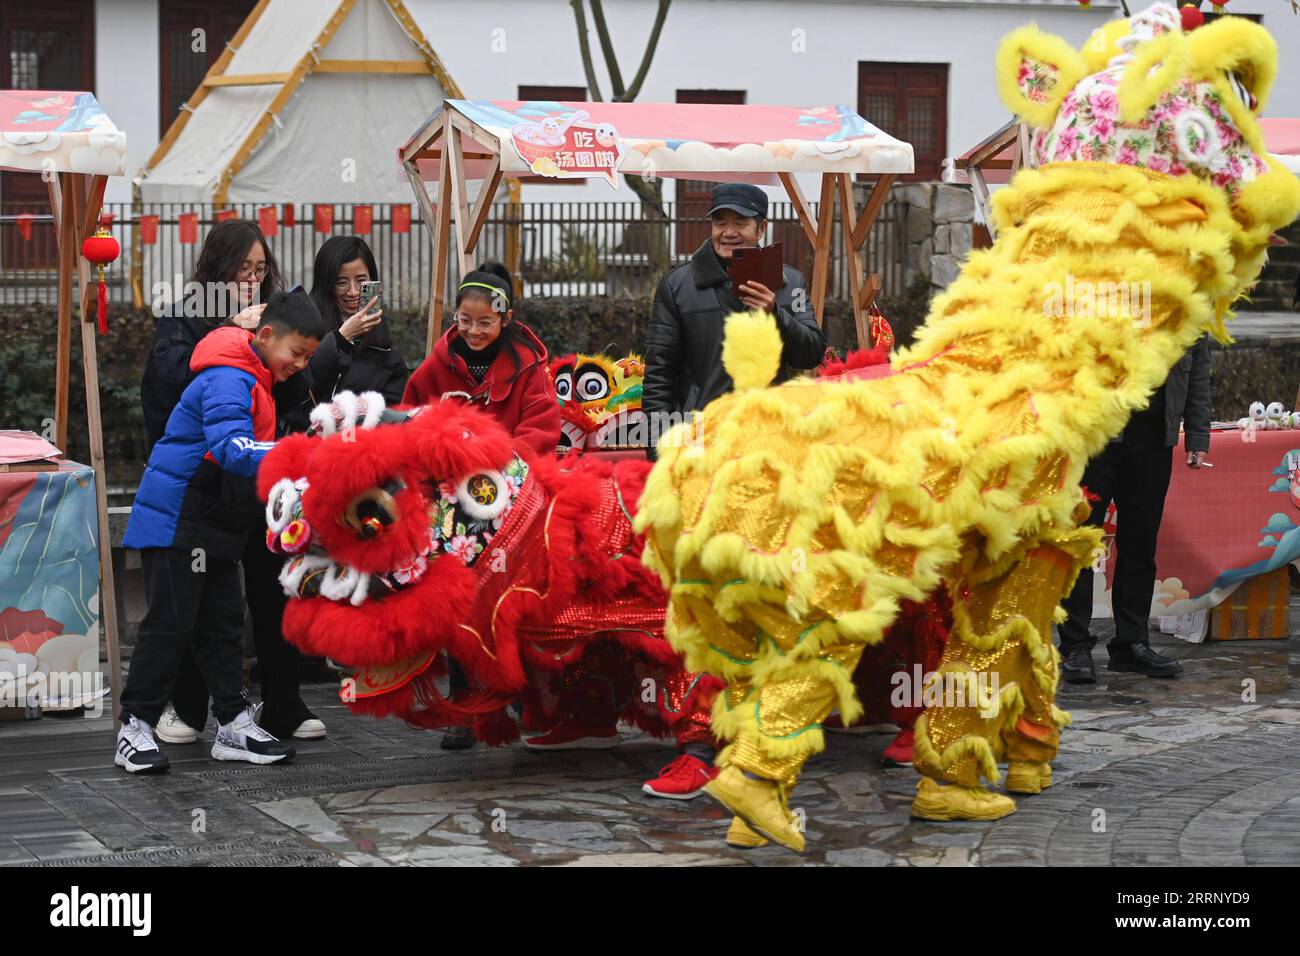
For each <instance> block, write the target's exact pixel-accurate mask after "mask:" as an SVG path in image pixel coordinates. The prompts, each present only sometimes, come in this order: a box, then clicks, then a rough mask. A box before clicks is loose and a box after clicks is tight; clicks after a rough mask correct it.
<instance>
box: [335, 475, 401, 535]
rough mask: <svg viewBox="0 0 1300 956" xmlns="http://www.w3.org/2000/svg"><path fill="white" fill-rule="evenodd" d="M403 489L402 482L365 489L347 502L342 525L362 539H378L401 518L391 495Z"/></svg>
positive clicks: (395, 481) (396, 481)
mask: <svg viewBox="0 0 1300 956" xmlns="http://www.w3.org/2000/svg"><path fill="white" fill-rule="evenodd" d="M404 487H406V485H405V484H404V483H403V482H402V481H400V480H394V481H390V482H388V483H386V484H385V485H384V486H383V487H382V488H367V489H366V490H365V491H363V492H361V494H359V495H357V496H356V497H355V498H353V499H352V500H351V501H350V502H348V506H347V509H346V510H345V511H344V514H343V523H344V524H346V525H347V526H348V527H350V528H351V529H352V530H353V531H355V532H356V533H357V534H358V535H360V536H361V537H363V538H375V537H378V536H379V535H381V534H383V533H384V531H385V530H386V529H387V528H389V527H390V526H392V525H394V524H396V523H397V521H398V519H399V518H400V517H401V516H402V513H401V509H400V508H398V506H397V502H396V501H395V500H394V499H393V495H395V494H397V493H398V492H399V491H401V490H402V489H403V488H404Z"/></svg>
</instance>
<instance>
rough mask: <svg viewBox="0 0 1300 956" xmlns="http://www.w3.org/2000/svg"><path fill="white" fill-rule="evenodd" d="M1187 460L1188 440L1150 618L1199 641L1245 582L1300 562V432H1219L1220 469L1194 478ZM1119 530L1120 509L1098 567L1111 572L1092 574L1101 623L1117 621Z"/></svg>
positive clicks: (1214, 451)
mask: <svg viewBox="0 0 1300 956" xmlns="http://www.w3.org/2000/svg"><path fill="white" fill-rule="evenodd" d="M1186 460H1187V454H1186V452H1185V451H1184V450H1183V446H1182V443H1181V442H1180V443H1179V446H1178V447H1177V448H1176V449H1174V467H1173V477H1172V478H1171V480H1170V483H1169V494H1168V496H1167V497H1166V499H1165V511H1164V520H1163V521H1162V523H1161V525H1160V537H1159V540H1158V543H1157V545H1156V587H1155V593H1154V594H1153V595H1152V598H1151V617H1152V618H1155V619H1159V618H1165V619H1167V620H1166V621H1165V624H1166V625H1167V629H1172V628H1176V630H1174V632H1175V633H1178V634H1179V636H1182V637H1187V638H1188V639H1190V640H1195V641H1199V640H1201V639H1202V638H1203V637H1204V634H1205V624H1206V620H1207V616H1208V615H1207V613H1205V612H1208V611H1209V610H1211V609H1213V608H1215V607H1217V606H1218V605H1219V604H1221V603H1223V602H1224V601H1225V600H1227V598H1228V597H1229V596H1230V595H1231V594H1232V593H1233V592H1234V591H1235V590H1237V588H1239V587H1240V586H1241V585H1242V583H1243V582H1245V581H1246V580H1248V579H1250V578H1252V577H1257V576H1259V575H1263V574H1266V573H1268V572H1269V571H1273V570H1276V569H1278V568H1284V567H1285V566H1286V565H1287V564H1291V563H1295V562H1297V561H1298V560H1300V526H1298V525H1297V522H1298V521H1300V431H1292V430H1289V429H1278V430H1276V431H1255V432H1241V431H1235V430H1234V431H1216V432H1214V434H1213V436H1212V437H1211V439H1210V457H1209V461H1210V462H1211V463H1212V464H1213V465H1214V467H1213V468H1210V469H1199V470H1193V469H1191V468H1188V467H1187V465H1186V464H1185V462H1186ZM1120 517H1121V518H1122V516H1120ZM1115 522H1116V519H1115V514H1114V511H1113V509H1112V511H1111V513H1110V515H1108V518H1107V522H1106V525H1105V528H1106V531H1107V540H1106V544H1107V548H1108V550H1107V556H1106V558H1105V559H1104V560H1103V561H1102V562H1100V564H1099V566H1100V567H1103V568H1104V570H1105V571H1106V574H1105V575H1104V576H1103V575H1101V574H1097V575H1094V592H1093V593H1094V602H1093V603H1094V608H1093V615H1094V616H1095V617H1110V616H1111V608H1110V589H1111V587H1112V585H1113V583H1114V581H1113V575H1114V570H1115V562H1114V538H1113V532H1114V527H1115ZM1169 619H1175V620H1169Z"/></svg>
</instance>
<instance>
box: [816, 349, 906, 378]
mask: <svg viewBox="0 0 1300 956" xmlns="http://www.w3.org/2000/svg"><path fill="white" fill-rule="evenodd" d="M888 361H889V349H888V348H887V347H885V346H883V345H878V346H876V347H875V348H874V349H854V350H853V351H852V352H849V353H848V354H847V355H845V356H844V358H843V359H834V360H832V361H830V362H825V363H823V364H822V365H821V366H819V367H818V369H817V377H818V378H833V377H834V376H836V375H844V374H846V373H848V372H852V371H856V370H857V369H860V368H869V367H871V366H872V365H884V364H886V363H887V362H888Z"/></svg>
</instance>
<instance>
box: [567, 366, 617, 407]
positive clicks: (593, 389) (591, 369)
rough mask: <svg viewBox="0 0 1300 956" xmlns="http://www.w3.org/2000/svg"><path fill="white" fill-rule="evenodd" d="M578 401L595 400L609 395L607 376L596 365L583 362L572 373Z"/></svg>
mask: <svg viewBox="0 0 1300 956" xmlns="http://www.w3.org/2000/svg"><path fill="white" fill-rule="evenodd" d="M573 379H574V391H576V392H577V393H578V394H577V397H578V401H580V402H595V401H599V400H600V399H602V398H607V397H608V396H609V377H608V376H607V375H606V374H605V370H604V369H602V368H601V367H600V366H598V365H591V364H588V363H584V364H583V365H580V366H578V368H577V369H576V370H575V371H574V373H573Z"/></svg>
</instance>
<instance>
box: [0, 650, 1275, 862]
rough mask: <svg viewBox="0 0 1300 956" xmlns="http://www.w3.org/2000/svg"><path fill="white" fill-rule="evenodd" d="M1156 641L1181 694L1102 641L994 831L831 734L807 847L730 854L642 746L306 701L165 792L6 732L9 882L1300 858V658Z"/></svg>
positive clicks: (104, 733)
mask: <svg viewBox="0 0 1300 956" xmlns="http://www.w3.org/2000/svg"><path fill="white" fill-rule="evenodd" d="M1104 637H1105V635H1104V634H1103V643H1104ZM1153 640H1154V642H1155V643H1156V644H1157V645H1158V646H1159V648H1160V649H1161V650H1162V651H1163V652H1165V653H1168V654H1170V655H1172V656H1176V657H1178V658H1179V659H1181V660H1182V661H1183V663H1184V666H1185V668H1186V672H1185V673H1184V675H1183V676H1182V677H1181V678H1179V679H1178V680H1169V681H1156V680H1147V679H1144V678H1141V677H1138V676H1136V675H1131V674H1114V673H1111V672H1109V671H1106V670H1105V669H1104V663H1105V660H1106V653H1105V650H1104V649H1103V647H1101V646H1099V649H1098V651H1097V652H1096V659H1097V663H1098V676H1099V682H1098V683H1097V684H1096V685H1092V686H1088V687H1072V686H1068V685H1066V686H1063V687H1062V690H1061V694H1060V701H1059V702H1060V704H1061V706H1062V707H1063V708H1064V709H1066V710H1069V711H1071V712H1072V713H1073V715H1074V724H1073V726H1072V727H1070V728H1068V729H1067V730H1066V731H1065V733H1064V735H1063V739H1062V748H1061V753H1060V756H1059V758H1058V760H1057V761H1056V764H1055V781H1056V782H1055V785H1054V786H1053V787H1052V788H1051V789H1049V790H1047V791H1045V792H1044V793H1042V794H1039V795H1036V796H1026V797H1021V798H1019V799H1018V806H1019V809H1018V810H1017V812H1016V813H1015V814H1013V815H1011V816H1009V817H1007V818H1005V819H1003V820H1000V821H996V822H992V823H948V824H940V823H930V822H924V821H916V820H912V819H910V817H909V814H908V805H909V804H910V802H911V799H912V795H913V791H914V788H915V783H916V779H917V778H916V774H915V773H914V772H913V771H912V770H911V769H910V768H895V769H888V770H886V769H883V768H881V767H880V765H879V756H880V752H881V751H882V750H883V748H884V747H885V745H886V744H887V743H888V742H889V740H890V738H891V735H890V734H889V733H867V734H835V735H830V736H829V744H828V749H827V751H826V753H824V754H822V755H821V756H819V757H818V758H816V759H815V760H813V761H812V762H810V764H809V766H808V770H807V773H806V775H805V778H804V781H803V782H801V785H800V787H799V788H798V790H797V791H796V792H795V794H794V797H793V799H792V806H793V807H794V809H795V810H796V811H797V812H799V813H801V814H802V815H803V816H804V817H805V819H806V826H807V835H808V839H809V851H808V852H807V853H805V854H804V855H802V856H798V855H795V854H792V853H789V852H787V851H785V850H783V849H781V848H779V847H773V846H768V847H764V848H761V849H757V850H748V851H739V850H733V849H730V848H728V847H726V846H725V845H724V844H723V841H722V836H723V834H724V833H725V831H726V827H727V824H728V822H729V818H728V816H727V814H725V813H724V812H723V811H722V809H721V808H720V807H718V806H716V805H714V804H712V803H711V802H710V801H708V799H707V798H701V799H699V800H695V801H689V802H682V801H666V800H658V799H655V798H652V797H649V796H647V795H646V794H644V793H642V792H641V783H642V781H643V780H645V779H647V778H648V777H651V776H653V775H654V774H655V772H656V771H657V770H658V768H659V767H660V766H662V765H663V764H664V763H666V762H667V761H668V760H669V759H671V757H672V753H673V751H672V750H671V748H667V747H665V746H663V745H662V744H660V743H658V742H655V741H651V740H650V739H648V738H646V737H644V736H643V735H640V734H638V733H636V732H630V731H629V732H627V733H625V741H624V743H623V744H622V745H621V746H620V747H619V748H617V749H615V750H612V751H604V752H570V753H561V754H536V753H533V752H530V751H527V750H526V749H525V748H523V747H522V746H519V745H515V746H512V747H507V748H498V749H493V750H487V749H485V748H482V747H477V748H475V749H473V750H471V751H468V752H463V753H453V752H445V751H442V750H441V749H440V747H439V742H440V736H439V735H438V734H437V733H434V732H429V731H421V730H416V729H413V728H409V727H406V726H405V725H402V724H399V723H395V722H391V721H372V720H364V719H360V718H355V717H352V716H351V715H349V714H347V713H346V712H345V711H344V709H343V708H342V707H341V706H340V705H339V704H338V703H337V702H336V700H335V699H334V697H333V689H332V688H331V687H329V686H326V685H312V686H308V687H307V688H305V696H306V697H307V699H308V703H309V705H310V706H311V707H312V709H313V710H315V711H316V713H317V714H318V715H320V716H321V718H322V719H324V720H325V721H326V723H327V725H328V726H329V730H330V737H329V739H327V740H323V741H309V742H301V745H300V746H299V755H298V757H297V759H296V760H295V761H294V763H293V764H291V765H288V766H276V767H252V766H245V765H239V764H222V763H217V762H215V761H212V760H211V759H210V758H209V756H208V748H209V747H210V745H211V744H210V735H211V731H212V726H211V724H209V726H208V728H207V731H206V732H207V740H206V742H200V743H197V744H192V745H187V746H180V747H175V746H173V747H168V748H167V752H168V755H169V757H170V758H171V759H172V762H173V768H174V769H173V771H172V772H171V773H170V774H167V775H164V776H161V777H156V778H133V777H128V776H127V775H126V774H125V773H123V772H121V771H120V770H118V769H117V768H115V767H113V766H112V762H111V761H112V726H111V722H110V721H109V719H108V718H107V717H100V718H98V719H94V720H91V719H78V718H67V717H63V718H57V723H54V722H53V720H54V719H51V718H45V719H43V720H41V721H35V722H31V723H27V724H0V767H3V769H4V777H3V781H2V782H0V866H48V865H67V864H69V863H75V864H77V865H94V866H113V865H120V866H150V865H160V864H170V865H216V866H241V865H277V866H395V865H396V866H445V865H465V866H520V865H579V866H588V865H607V866H640V865H664V866H696V865H747V866H795V865H842V866H1005V865H1026V864H1029V865H1046V866H1077V865H1089V864H1096V865H1113V866H1151V865H1209V866H1217V865H1228V864H1242V863H1245V864H1251V865H1279V864H1297V863H1300V684H1297V682H1296V680H1295V678H1296V675H1297V674H1298V673H1300V653H1297V650H1296V649H1294V648H1295V644H1294V641H1285V642H1277V641H1268V642H1251V641H1243V642H1230V643H1219V644H1203V645H1188V644H1183V643H1181V642H1174V641H1173V640H1172V639H1168V638H1161V637H1156V638H1153ZM1246 678H1249V679H1250V681H1253V682H1254V683H1253V687H1254V693H1253V696H1252V694H1251V693H1249V692H1248V691H1247V690H1246V689H1245V688H1244V686H1243V680H1245V679H1246ZM1248 683H1249V682H1248ZM45 728H49V729H50V730H52V731H54V732H52V733H46V732H45Z"/></svg>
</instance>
